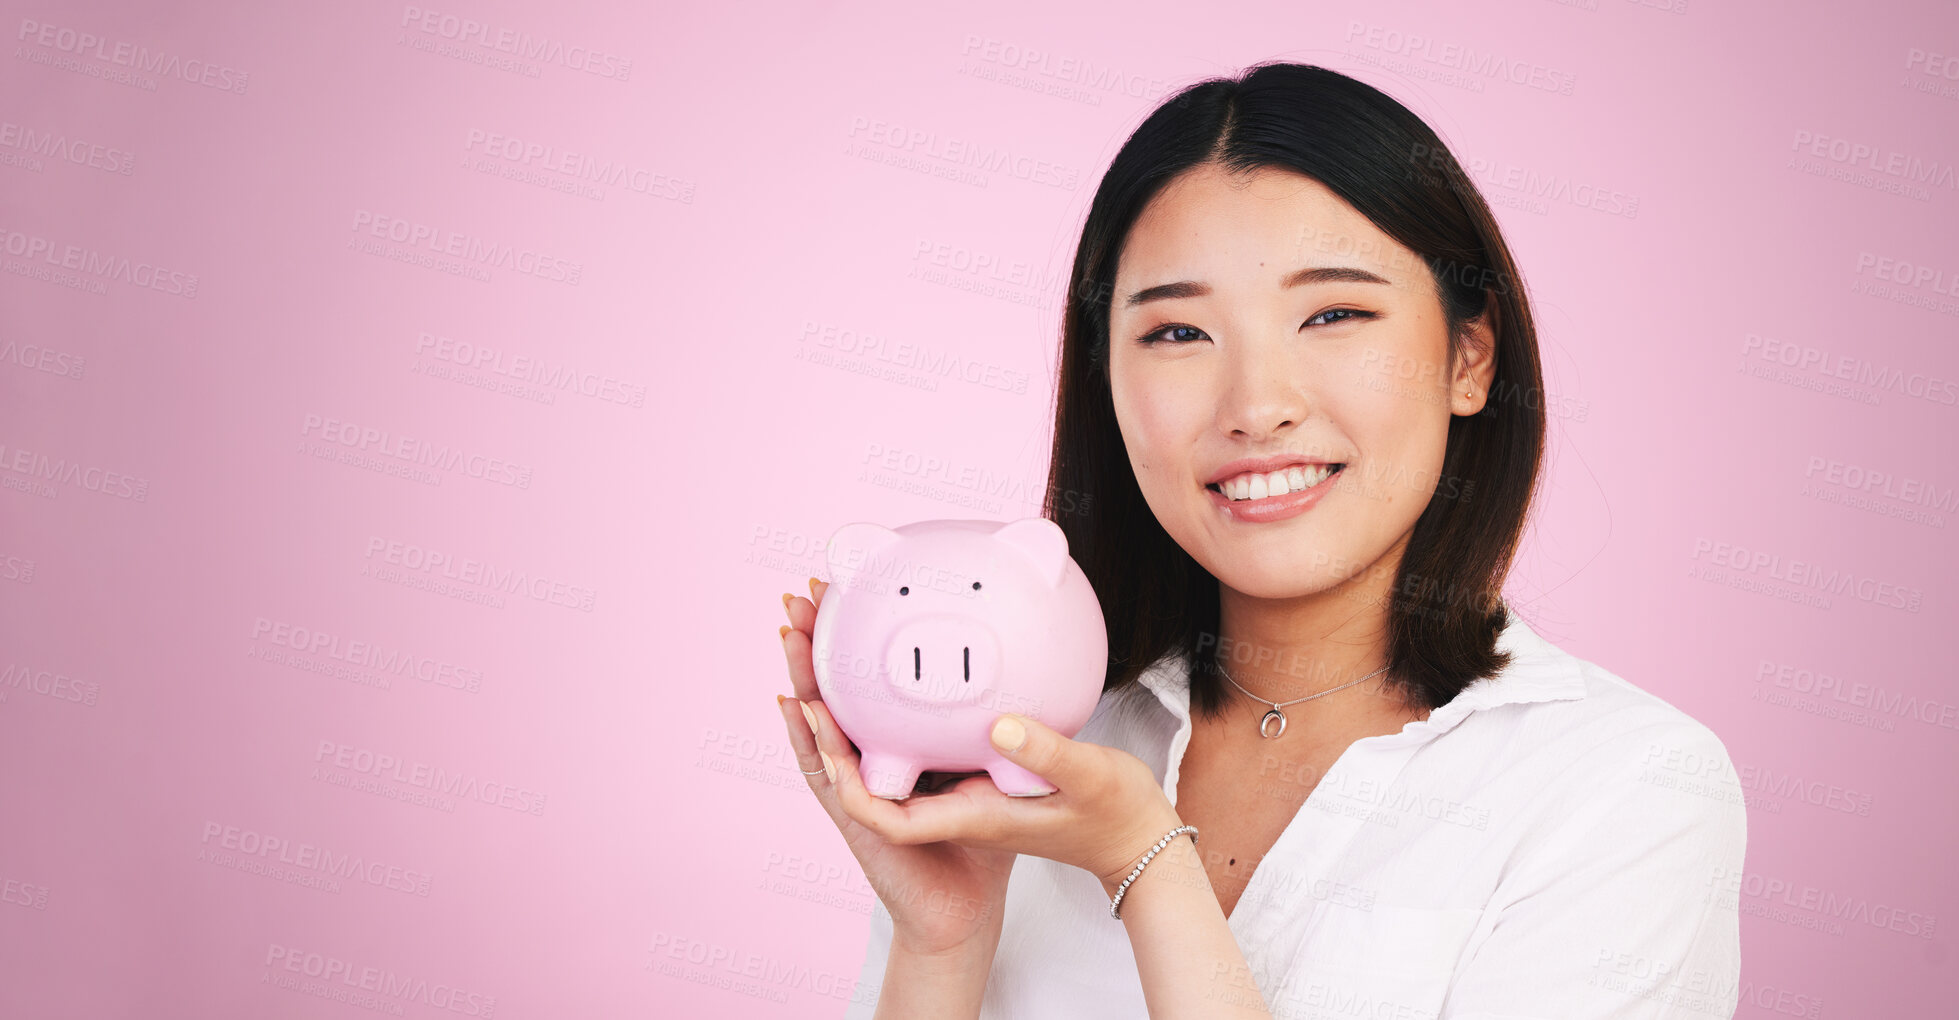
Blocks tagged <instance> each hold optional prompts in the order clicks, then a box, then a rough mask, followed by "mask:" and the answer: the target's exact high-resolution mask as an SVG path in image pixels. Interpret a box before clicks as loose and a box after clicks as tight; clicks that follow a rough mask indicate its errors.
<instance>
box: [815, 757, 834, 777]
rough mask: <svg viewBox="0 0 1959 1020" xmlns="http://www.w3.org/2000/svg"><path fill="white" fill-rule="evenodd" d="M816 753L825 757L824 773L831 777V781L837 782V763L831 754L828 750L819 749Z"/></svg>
mask: <svg viewBox="0 0 1959 1020" xmlns="http://www.w3.org/2000/svg"><path fill="white" fill-rule="evenodd" d="M816 753H817V754H819V755H821V756H822V758H823V774H824V775H826V776H829V777H830V782H833V783H834V782H836V781H837V763H836V762H833V761H831V760H830V754H829V752H827V751H818V752H816Z"/></svg>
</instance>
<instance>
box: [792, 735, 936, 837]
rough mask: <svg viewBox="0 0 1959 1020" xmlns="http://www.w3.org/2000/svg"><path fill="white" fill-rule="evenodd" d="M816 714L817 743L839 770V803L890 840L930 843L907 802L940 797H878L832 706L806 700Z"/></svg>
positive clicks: (834, 788) (834, 786)
mask: <svg viewBox="0 0 1959 1020" xmlns="http://www.w3.org/2000/svg"><path fill="white" fill-rule="evenodd" d="M806 704H807V705H808V706H809V710H810V712H811V713H812V714H814V715H815V716H816V719H817V726H816V746H817V748H818V749H819V750H821V751H822V752H823V753H825V754H827V755H829V756H830V764H831V766H832V767H833V768H834V769H835V770H836V774H837V775H836V780H835V781H834V782H832V783H831V784H830V791H831V793H832V794H834V795H835V797H836V800H837V806H838V807H839V808H840V809H842V811H843V813H844V814H846V815H849V816H850V817H851V819H853V820H854V821H856V822H857V824H859V825H862V826H863V827H864V828H866V829H869V830H871V831H872V832H873V833H876V834H877V835H878V837H879V838H881V839H883V840H884V841H885V842H887V843H894V844H904V843H929V842H931V840H926V839H918V838H916V836H915V833H914V832H913V827H912V826H911V825H910V824H909V823H908V822H907V817H908V814H907V810H906V805H908V804H910V803H911V801H912V800H920V799H923V800H934V799H936V798H931V797H926V798H919V797H916V796H914V797H912V798H910V799H907V800H905V801H902V802H898V801H889V800H886V799H884V798H883V797H878V796H874V795H873V794H872V793H871V791H870V790H868V789H866V788H865V787H864V778H863V776H862V775H861V774H860V773H859V772H858V766H859V764H860V763H861V761H862V759H861V757H860V756H859V755H858V753H857V749H856V747H855V745H853V744H851V742H850V740H849V739H848V738H846V737H845V736H844V734H843V731H842V730H840V729H838V728H837V720H836V718H835V717H833V716H832V715H830V706H828V705H825V704H824V703H822V702H820V701H812V702H807V703H806Z"/></svg>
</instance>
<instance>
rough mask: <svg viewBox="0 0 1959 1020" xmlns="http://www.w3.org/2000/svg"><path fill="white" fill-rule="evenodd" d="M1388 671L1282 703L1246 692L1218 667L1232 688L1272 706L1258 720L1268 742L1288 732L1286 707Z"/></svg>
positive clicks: (1345, 687) (1380, 671)
mask: <svg viewBox="0 0 1959 1020" xmlns="http://www.w3.org/2000/svg"><path fill="white" fill-rule="evenodd" d="M1387 671H1388V667H1386V666H1382V667H1381V668H1380V669H1377V670H1375V671H1374V672H1372V673H1369V674H1367V675H1366V676H1364V677H1361V678H1360V679H1359V680H1353V681H1350V682H1348V683H1344V684H1341V685H1340V686H1338V687H1329V688H1327V689H1326V690H1323V691H1321V692H1319V693H1318V694H1308V695H1306V696H1305V697H1303V698H1294V699H1292V700H1291V701H1287V702H1283V703H1281V702H1277V701H1267V700H1266V699H1264V698H1261V697H1259V696H1258V695H1256V694H1253V693H1252V692H1250V691H1246V690H1245V688H1244V687H1242V686H1240V685H1239V683H1238V681H1236V680H1232V679H1231V674H1230V673H1227V672H1225V669H1224V667H1223V666H1219V667H1218V672H1219V673H1220V674H1222V675H1223V676H1224V678H1225V679H1226V680H1228V681H1230V683H1231V686H1233V687H1237V688H1238V689H1239V690H1241V691H1245V697H1248V698H1250V699H1252V700H1253V701H1256V702H1258V703H1259V704H1261V705H1271V706H1272V709H1271V711H1269V712H1266V713H1265V715H1263V716H1261V717H1260V718H1259V720H1258V735H1259V736H1261V737H1264V738H1266V739H1267V740H1274V739H1277V738H1278V736H1279V734H1281V733H1284V732H1285V731H1286V713H1285V712H1284V711H1283V709H1284V708H1285V706H1286V705H1297V704H1299V703H1300V702H1302V701H1311V700H1313V699H1314V698H1324V697H1326V696H1327V695H1329V694H1332V693H1333V692H1334V691H1344V690H1346V689H1347V688H1349V687H1352V686H1353V685H1354V684H1357V683H1361V682H1363V681H1367V680H1372V679H1374V678H1375V677H1377V676H1380V675H1381V674H1383V673H1386V672H1387ZM1274 719H1277V720H1278V721H1279V728H1278V730H1276V731H1273V730H1272V729H1271V728H1270V727H1271V725H1272V720H1274Z"/></svg>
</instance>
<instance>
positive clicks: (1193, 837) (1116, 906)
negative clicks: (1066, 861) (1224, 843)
mask: <svg viewBox="0 0 1959 1020" xmlns="http://www.w3.org/2000/svg"><path fill="white" fill-rule="evenodd" d="M1186 832H1188V833H1190V844H1191V845H1192V846H1196V845H1197V826H1195V825H1179V826H1177V827H1176V828H1174V829H1171V830H1170V831H1169V832H1168V833H1166V834H1165V835H1164V837H1163V838H1162V839H1159V840H1157V841H1156V845H1155V846H1153V847H1150V850H1149V853H1146V854H1144V855H1143V859H1142V860H1140V861H1137V862H1136V867H1135V868H1133V869H1131V870H1130V872H1129V877H1128V878H1125V879H1123V880H1122V885H1121V887H1119V888H1117V889H1116V898H1115V899H1112V900H1110V901H1109V916H1110V917H1113V918H1115V919H1116V920H1118V921H1120V920H1122V914H1121V913H1120V912H1119V911H1120V909H1121V907H1122V895H1123V894H1124V893H1126V892H1128V891H1129V883H1131V882H1134V881H1136V876H1137V875H1140V874H1142V873H1143V869H1144V868H1145V867H1148V866H1149V863H1150V858H1152V857H1155V856H1156V855H1157V852H1158V851H1160V850H1162V849H1163V848H1164V847H1166V846H1169V845H1170V841H1171V840H1173V839H1176V838H1177V837H1178V836H1181V835H1183V834H1184V833H1186Z"/></svg>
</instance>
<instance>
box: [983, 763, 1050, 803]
mask: <svg viewBox="0 0 1959 1020" xmlns="http://www.w3.org/2000/svg"><path fill="white" fill-rule="evenodd" d="M986 774H987V775H989V776H991V777H993V785H994V786H997V787H999V788H1000V792H1001V793H1004V794H1006V795H1007V796H1009V797H1044V796H1046V795H1048V794H1050V793H1053V792H1055V786H1054V784H1053V783H1050V782H1048V781H1047V780H1045V779H1042V778H1041V777H1040V776H1038V775H1036V774H1034V773H1032V772H1029V771H1027V770H1026V769H1024V768H1021V767H1020V766H1018V765H1015V764H1014V763H1013V762H1010V761H1008V760H1007V759H1005V758H999V759H996V760H994V761H993V762H992V763H991V764H989V765H987V766H986Z"/></svg>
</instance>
